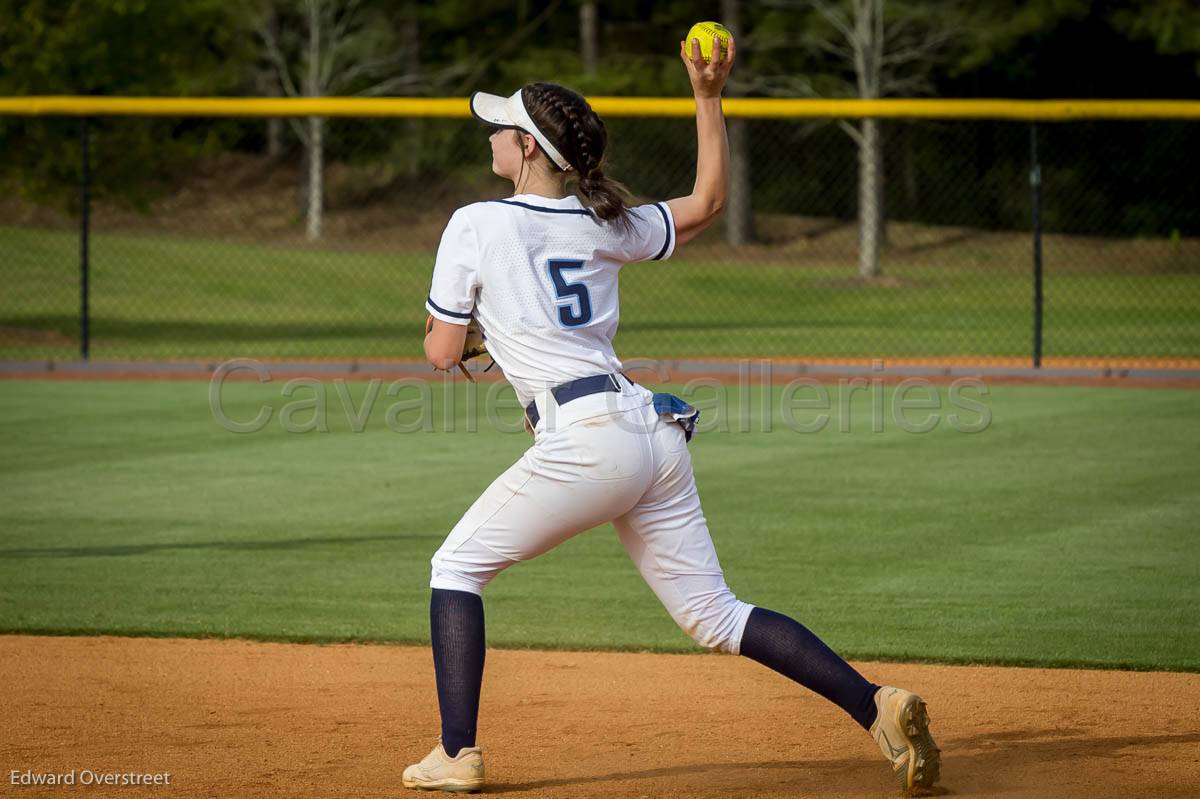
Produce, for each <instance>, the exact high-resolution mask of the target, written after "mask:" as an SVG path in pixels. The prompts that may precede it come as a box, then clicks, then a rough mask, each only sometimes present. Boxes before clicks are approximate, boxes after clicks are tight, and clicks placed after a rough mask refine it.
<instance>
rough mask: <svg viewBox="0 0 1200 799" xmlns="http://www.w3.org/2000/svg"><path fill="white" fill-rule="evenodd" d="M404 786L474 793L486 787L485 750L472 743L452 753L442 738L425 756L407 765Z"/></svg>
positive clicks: (422, 789) (426, 789) (427, 789)
mask: <svg viewBox="0 0 1200 799" xmlns="http://www.w3.org/2000/svg"><path fill="white" fill-rule="evenodd" d="M403 782H404V787H405V788H415V789H417V790H421V791H455V792H458V793H473V792H475V791H478V790H480V789H482V788H483V750H481V749H480V748H479V747H477V746H472V747H470V748H467V749H462V750H460V751H459V753H458V755H456V756H455V757H449V756H448V755H447V754H446V750H445V749H443V748H442V743H441V741H438V745H437V746H435V747H434V748H433V751H432V752H430V753H429V754H428V755H427V756H426V757H425V759H424V760H422V761H421V762H420V763H415V764H413V765H411V766H409V767H408V768H406V769H404V777H403Z"/></svg>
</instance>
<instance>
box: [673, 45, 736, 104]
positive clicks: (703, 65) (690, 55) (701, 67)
mask: <svg viewBox="0 0 1200 799" xmlns="http://www.w3.org/2000/svg"><path fill="white" fill-rule="evenodd" d="M689 50H690V52H689ZM736 52H737V45H736V43H735V40H734V39H733V38H730V39H729V52H727V53H726V54H725V57H724V58H722V57H721V42H720V40H719V39H717V37H716V36H714V37H713V48H712V54H713V58H712V61H705V60H704V58H703V57H702V56H701V55H700V40H699V39H693V40H692V41H690V42H680V43H679V57H680V58H682V59H683V63H684V65H685V66H687V71H688V78H690V79H691V81H692V91H693V92H695V94H696V96H697V97H720V96H721V90H722V89H724V88H725V81H726V80H727V79H728V78H729V70H730V69H732V68H733V57H734V55H735V54H736Z"/></svg>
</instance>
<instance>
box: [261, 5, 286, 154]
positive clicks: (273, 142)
mask: <svg viewBox="0 0 1200 799" xmlns="http://www.w3.org/2000/svg"><path fill="white" fill-rule="evenodd" d="M269 14H270V16H269V17H268V18H267V28H268V30H269V31H270V37H271V41H275V42H277V41H279V15H278V14H277V13H275V6H274V4H272V5H271V7H270V10H269ZM265 83H266V90H267V96H268V97H279V96H280V95H281V94H282V92H281V91H280V87H279V81H278V80H277V79H276V80H271V79H270V78H268V79H267V80H266V82H265ZM281 155H283V120H282V119H280V118H279V117H271V118H270V119H268V120H267V157H268V158H270V159H271V160H272V161H276V160H278V159H279V156H281Z"/></svg>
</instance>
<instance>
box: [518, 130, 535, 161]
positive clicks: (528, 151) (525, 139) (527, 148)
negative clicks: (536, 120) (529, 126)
mask: <svg viewBox="0 0 1200 799" xmlns="http://www.w3.org/2000/svg"><path fill="white" fill-rule="evenodd" d="M519 135H520V136H521V149H522V150H523V151H524V153H525V158H526V159H529V158H533V156H534V155H535V154H536V153H537V149H538V146H537V139H535V138H533V134H530V133H521V134H519Z"/></svg>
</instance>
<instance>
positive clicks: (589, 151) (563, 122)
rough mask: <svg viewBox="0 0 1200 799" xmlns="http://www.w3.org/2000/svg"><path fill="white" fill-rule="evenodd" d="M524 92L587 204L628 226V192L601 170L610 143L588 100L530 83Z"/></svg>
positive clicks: (549, 85) (550, 85)
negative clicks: (574, 178) (564, 160)
mask: <svg viewBox="0 0 1200 799" xmlns="http://www.w3.org/2000/svg"><path fill="white" fill-rule="evenodd" d="M524 92H525V96H526V97H527V98H528V100H529V102H528V103H527V104H526V106H527V110H528V111H529V115H530V117H532V118H533V120H534V122H535V123H536V124H537V126H538V129H539V130H541V131H542V133H543V134H545V135H546V136H547V137H548V138H549V139H550V141H551V142H553V143H554V146H555V147H556V148H557V149H558V151H559V152H560V153H562V156H563V158H565V159H566V160H567V163H569V164H570V165H571V167H572V169H573V170H574V171H575V174H576V175H577V176H578V180H579V192H580V193H581V194H582V195H583V199H584V201H585V202H586V204H587V205H588V206H589V207H591V209H592V211H593V212H595V214H596V215H597V216H599V217H600V218H601V219H605V220H613V219H619V220H621V221H622V222H623V223H625V224H626V225H628V224H629V222H630V220H629V215H628V208H627V207H626V204H625V202H626V198H627V197H628V194H629V193H628V191H627V190H626V189H625V187H624V186H622V185H621V184H620V183H617V182H616V181H615V180H612V179H611V178H607V177H605V176H604V172H603V171H602V170H601V164H602V163H603V161H604V150H605V147H606V146H607V144H608V131H607V129H606V128H605V127H604V121H603V120H601V119H600V117H599V116H597V115H596V112H595V111H593V110H592V107H591V106H590V105H588V102H587V100H585V99H584V98H583V97H582V96H580V95H579V94H577V93H575V92H573V91H571V90H570V89H567V88H564V87H562V86H558V85H555V84H553V83H531V84H529V85H528V86H526V87H525V89H524Z"/></svg>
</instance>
